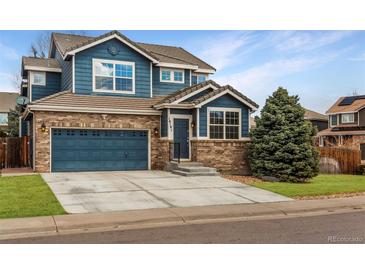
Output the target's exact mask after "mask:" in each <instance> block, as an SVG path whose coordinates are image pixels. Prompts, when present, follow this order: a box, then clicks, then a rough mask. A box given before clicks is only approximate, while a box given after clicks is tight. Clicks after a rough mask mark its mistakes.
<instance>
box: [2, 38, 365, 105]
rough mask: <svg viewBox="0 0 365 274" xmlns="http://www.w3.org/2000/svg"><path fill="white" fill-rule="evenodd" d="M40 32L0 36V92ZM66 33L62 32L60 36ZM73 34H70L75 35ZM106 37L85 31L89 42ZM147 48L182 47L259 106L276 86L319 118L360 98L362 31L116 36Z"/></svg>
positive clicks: (364, 55)
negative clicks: (345, 100) (348, 98)
mask: <svg viewBox="0 0 365 274" xmlns="http://www.w3.org/2000/svg"><path fill="white" fill-rule="evenodd" d="M42 32H44V31H0V91H7V90H13V89H14V88H13V87H12V77H13V75H14V74H16V73H19V71H20V59H21V56H23V55H29V46H30V44H31V42H32V41H35V40H36V39H37V37H38V36H39V35H40V34H41V33H42ZM60 32H67V31H60ZM74 32H75V31H74ZM104 32H105V31H84V33H85V34H86V35H90V36H94V35H99V34H102V33H104ZM121 32H122V33H124V34H125V35H127V36H128V37H129V38H130V39H132V40H134V41H139V42H146V43H160V44H166V45H174V46H181V47H183V48H185V49H186V50H188V51H190V52H192V53H193V54H195V55H197V56H198V57H200V58H202V59H204V60H205V61H207V62H208V63H210V64H211V65H213V66H214V67H216V68H217V73H216V74H215V75H213V76H212V77H211V79H214V80H216V81H217V82H218V83H220V84H230V85H232V86H233V87H235V88H237V89H238V90H240V91H241V92H242V93H244V94H245V95H247V96H248V97H250V98H251V99H253V100H254V101H256V102H257V103H258V104H259V105H261V106H263V105H264V103H265V99H266V98H267V96H268V95H269V94H271V93H272V92H273V91H274V90H275V89H276V88H277V87H278V86H283V87H285V88H287V89H288V90H289V92H290V93H291V94H298V95H299V96H300V98H301V103H302V105H303V106H304V107H307V108H310V109H313V110H316V111H320V112H324V111H325V110H326V109H328V108H329V106H330V105H331V104H332V103H333V102H334V101H335V100H336V99H337V98H338V97H339V96H344V95H352V94H353V93H354V92H357V93H359V94H365V46H364V45H365V31H121Z"/></svg>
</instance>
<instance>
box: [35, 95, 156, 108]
mask: <svg viewBox="0 0 365 274" xmlns="http://www.w3.org/2000/svg"><path fill="white" fill-rule="evenodd" d="M160 100H161V96H156V97H153V98H132V97H119V96H118V97H117V96H103V95H100V96H95V95H78V94H75V93H72V92H71V91H62V92H58V93H56V94H53V95H50V96H47V97H44V98H42V99H39V100H36V101H33V102H32V103H30V104H29V106H32V105H37V106H57V107H77V108H80V110H82V109H83V108H94V109H95V108H96V109H101V110H105V109H113V110H124V109H134V110H153V105H154V104H155V103H156V102H158V101H160Z"/></svg>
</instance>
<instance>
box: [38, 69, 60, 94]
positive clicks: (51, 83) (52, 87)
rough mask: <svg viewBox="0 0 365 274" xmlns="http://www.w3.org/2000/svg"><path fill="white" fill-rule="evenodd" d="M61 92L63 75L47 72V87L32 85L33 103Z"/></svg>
mask: <svg viewBox="0 0 365 274" xmlns="http://www.w3.org/2000/svg"><path fill="white" fill-rule="evenodd" d="M60 91H61V73H57V72H46V85H45V86H38V85H32V101H35V100H38V99H41V98H43V97H46V96H49V95H52V94H54V93H57V92H60Z"/></svg>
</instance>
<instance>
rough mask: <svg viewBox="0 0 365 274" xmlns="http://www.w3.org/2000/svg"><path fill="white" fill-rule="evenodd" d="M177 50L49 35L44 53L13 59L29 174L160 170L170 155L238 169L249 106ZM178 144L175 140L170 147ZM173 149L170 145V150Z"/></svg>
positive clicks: (243, 165) (241, 169) (117, 38)
mask: <svg viewBox="0 0 365 274" xmlns="http://www.w3.org/2000/svg"><path fill="white" fill-rule="evenodd" d="M214 73H215V69H214V68H213V67H212V66H211V65H209V64H207V63H206V62H204V61H203V60H201V59H199V58H198V57H196V56H194V55H192V54H191V53H189V52H187V51H186V50H184V49H183V48H180V47H172V46H162V45H152V44H145V43H137V42H134V41H131V40H130V39H128V38H127V37H125V36H124V35H122V34H121V33H119V32H117V31H112V32H109V33H106V34H104V35H101V36H99V37H86V36H79V35H71V34H64V33H53V34H52V39H51V45H50V51H49V57H48V58H44V59H39V58H30V57H23V60H22V75H23V79H24V81H23V87H22V95H24V96H28V97H29V99H30V103H29V104H28V106H27V108H26V110H25V112H24V115H23V118H22V119H23V121H22V124H23V125H24V127H25V128H27V130H26V132H27V134H29V135H30V136H31V139H32V142H31V143H32V144H33V155H34V157H33V167H34V169H35V170H36V171H39V172H50V171H88V170H89V171H97V170H137V169H164V168H166V166H167V164H168V162H169V161H170V160H172V159H177V158H179V157H180V158H181V159H182V160H186V161H199V162H202V163H204V164H205V165H207V166H211V167H216V168H218V169H219V170H220V171H223V172H231V173H247V172H248V163H247V141H249V128H250V115H251V113H252V112H253V111H255V110H256V109H257V108H258V105H257V104H256V103H255V102H253V101H252V100H250V99H249V98H247V97H246V96H245V95H243V94H242V93H241V92H239V91H237V90H236V89H234V88H233V87H231V86H229V85H225V86H220V85H218V84H217V83H215V82H214V81H212V80H208V78H209V76H210V75H212V74H214ZM177 144H178V145H177ZM178 146H179V148H180V149H178Z"/></svg>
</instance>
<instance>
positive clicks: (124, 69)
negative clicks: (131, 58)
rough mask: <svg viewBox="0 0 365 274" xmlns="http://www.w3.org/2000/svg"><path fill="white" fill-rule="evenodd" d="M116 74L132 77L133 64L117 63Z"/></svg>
mask: <svg viewBox="0 0 365 274" xmlns="http://www.w3.org/2000/svg"><path fill="white" fill-rule="evenodd" d="M115 76H117V77H124V78H132V77H133V68H132V66H131V65H120V64H116V65H115Z"/></svg>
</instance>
